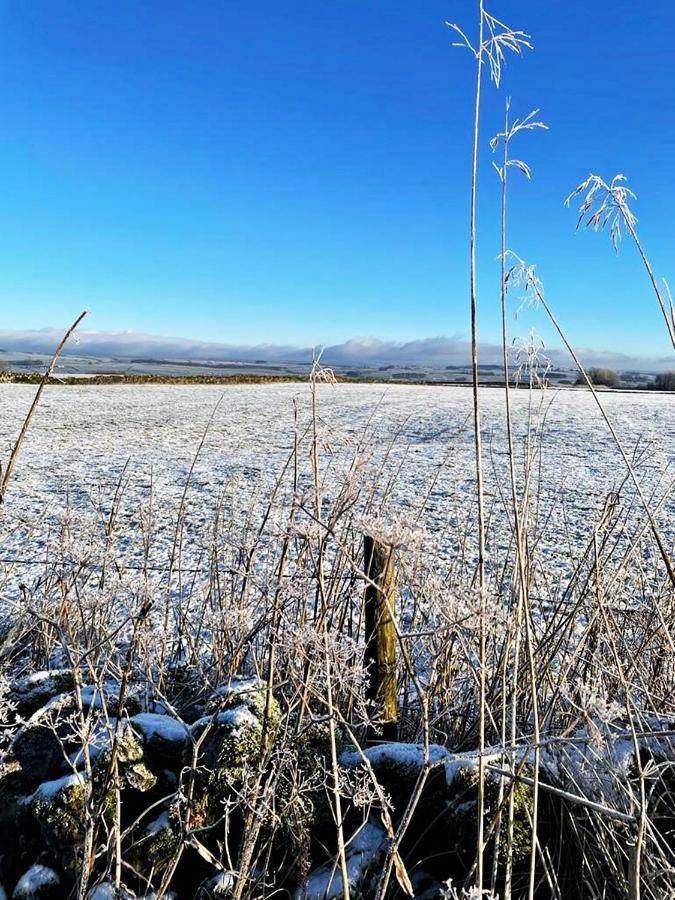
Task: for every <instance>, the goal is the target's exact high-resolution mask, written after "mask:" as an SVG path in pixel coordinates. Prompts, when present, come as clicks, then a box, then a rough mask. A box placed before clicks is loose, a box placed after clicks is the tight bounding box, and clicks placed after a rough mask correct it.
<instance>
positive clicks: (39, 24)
mask: <svg viewBox="0 0 675 900" xmlns="http://www.w3.org/2000/svg"><path fill="white" fill-rule="evenodd" d="M488 8H490V9H491V11H492V12H493V13H494V14H496V15H498V16H499V17H500V18H502V19H504V20H505V21H507V22H508V23H509V24H511V25H512V26H513V27H517V28H523V29H525V30H527V31H529V32H530V33H531V34H532V36H533V41H534V44H535V50H534V51H533V52H532V53H529V54H528V55H527V57H526V58H524V59H512V60H509V64H508V70H507V72H506V77H505V82H504V85H503V87H502V89H501V90H500V91H499V92H496V91H494V90H493V89H492V88H491V89H490V90H489V91H488V92H487V95H486V106H485V118H484V126H483V140H482V150H483V161H482V168H481V187H480V191H481V193H480V204H479V215H480V221H479V227H480V234H481V240H480V246H479V254H480V282H479V288H480V303H481V316H480V327H481V334H482V336H483V339H484V340H485V341H494V340H495V339H496V338H497V337H498V328H499V319H498V271H497V264H496V261H495V257H496V254H497V252H498V232H497V215H498V183H497V178H496V175H495V174H494V172H493V171H492V170H491V158H490V151H489V148H488V146H487V145H488V140H489V138H490V136H491V135H492V133H493V132H494V131H495V130H497V129H498V128H499V127H500V124H501V119H502V109H503V102H504V97H505V95H506V94H507V93H508V94H510V95H511V96H512V103H513V111H514V113H516V114H517V113H520V112H527V111H529V110H530V109H531V108H532V107H535V106H537V107H541V110H542V113H541V115H542V117H543V118H544V119H545V120H546V121H547V122H548V124H549V125H550V129H551V130H550V131H549V132H548V133H546V134H535V135H532V136H530V137H525V138H524V139H523V142H522V144H521V145H520V147H519V150H518V152H519V153H520V154H521V155H522V156H523V157H524V158H526V159H527V160H528V161H529V162H530V163H531V165H532V167H533V172H534V177H533V181H532V182H531V183H525V182H524V180H522V183H517V184H516V183H515V182H516V180H515V179H514V189H513V192H512V219H511V240H510V244H511V246H512V247H513V249H515V250H517V251H518V252H519V253H520V254H521V255H523V256H525V257H527V259H528V260H531V261H535V262H537V263H538V264H539V269H540V274H541V277H542V278H543V280H544V282H545V284H546V287H547V293H548V296H549V299H550V301H551V302H552V303H553V305H554V307H555V308H556V309H557V311H558V313H559V314H560V317H561V319H562V321H563V323H564V324H565V325H566V327H567V331H568V332H569V335H570V337H571V338H572V340H573V341H574V342H575V343H576V344H578V345H581V346H587V347H594V348H596V349H602V350H610V351H624V352H629V353H631V354H638V355H645V356H655V355H663V354H665V353H667V352H668V351H667V341H666V338H665V335H664V330H663V327H662V325H661V324H660V322H659V314H658V310H657V308H656V304H655V301H654V300H653V298H652V297H651V296H650V294H649V289H648V284H647V282H646V278H645V275H644V272H643V271H642V270H641V269H640V265H639V262H638V260H637V257H636V254H635V252H634V250H633V248H632V247H631V246H629V244H627V243H626V244H625V246H624V247H623V249H622V252H621V254H620V256H619V258H618V259H617V258H616V257H615V256H614V254H613V251H612V250H611V247H610V245H609V241H608V240H607V239H605V238H602V237H599V236H596V235H591V234H575V233H574V225H575V216H574V214H573V213H572V212H571V211H569V210H566V209H565V208H564V207H563V200H564V198H565V196H566V195H567V194H568V193H569V191H570V190H571V189H572V188H573V187H574V186H575V185H576V184H577V183H578V182H579V181H580V180H582V179H583V178H584V177H585V176H586V175H587V173H588V172H589V171H596V172H598V173H600V174H602V175H604V176H606V177H611V176H612V175H613V174H615V173H617V172H623V173H625V174H626V175H627V176H628V177H629V180H630V184H631V185H632V186H633V188H634V189H635V191H636V192H637V193H638V203H637V206H636V209H637V213H638V216H639V218H640V228H641V232H642V235H643V239H644V242H645V244H646V246H647V248H648V251H649V252H650V254H651V256H652V258H653V262H654V265H655V268H656V270H657V272H658V273H659V274H663V275H666V276H667V275H670V276H671V277H672V279H673V281H675V266H673V264H672V246H673V237H674V236H675V235H674V231H675V228H674V226H673V220H672V215H671V212H670V203H671V202H672V200H673V198H675V177H674V176H673V167H672V159H673V156H674V150H675V147H674V145H675V114H674V113H673V110H675V55H673V54H672V48H671V36H672V33H673V25H674V23H675V11H674V10H673V8H672V4H671V3H666V2H664V0H655V2H652V3H650V4H649V5H648V6H646V7H642V6H641V5H638V4H635V3H634V2H633V0H631V2H627V0H611V2H610V0H571V2H567V3H542V2H540V0H494V3H493V4H492V7H488ZM446 19H452V20H456V21H459V22H461V23H463V24H464V25H466V27H467V28H471V27H472V23H473V22H474V19H475V10H474V4H473V3H471V2H466V0H462V2H459V0H446V2H436V0H428V2H424V0H423V2H419V3H410V2H409V0H388V2H387V3H377V2H375V0H371V2H367V0H342V2H340V3H339V4H316V3H314V2H308V0H307V2H305V0H288V2H286V3H283V4H279V3H271V2H267V0H247V2H230V0H213V2H212V0H199V2H196V3H187V2H184V0H183V2H173V0H161V2H159V0H144V2H143V3H138V2H137V0H117V2H115V3H112V2H102V0H88V2H87V3H86V4H85V3H82V2H81V0H32V2H31V3H23V2H19V0H2V2H1V4H0V122H1V123H2V127H1V130H0V301H1V302H2V308H3V310H4V315H3V317H2V323H1V324H2V327H3V328H10V329H33V328H42V327H48V326H61V325H63V324H65V323H66V322H67V321H68V320H69V319H71V318H73V317H74V315H75V314H76V313H77V312H78V311H79V310H80V309H81V308H83V307H88V308H89V309H90V310H91V317H90V319H89V326H88V327H89V328H91V329H96V330H103V331H105V330H115V331H116V330H131V331H140V332H147V333H151V334H162V335H173V336H181V337H186V338H195V339H201V340H208V341H219V342H224V343H228V344H238V343H246V344H251V343H259V342H260V343H262V342H266V343H270V342H271V343H277V344H284V345H301V346H304V345H308V344H314V343H339V342H342V341H345V340H348V339H349V338H352V337H354V336H357V335H373V336H376V337H377V338H379V339H382V340H384V341H409V340H415V339H419V338H424V337H429V336H435V335H448V336H462V337H465V336H466V334H467V332H468V304H467V271H466V263H467V256H468V251H467V212H468V200H469V197H468V180H467V176H468V170H469V163H470V126H469V121H470V115H471V87H472V76H473V69H472V61H471V58H470V55H469V54H468V52H467V51H462V50H458V49H453V48H452V46H451V43H452V35H451V33H450V32H449V30H448V29H447V28H446V27H445V26H444V24H443V23H444V20H446ZM515 149H516V148H515V146H514V150H515ZM669 267H670V270H669ZM531 325H534V326H536V327H537V328H538V330H539V331H540V332H541V333H542V334H543V335H544V337H545V338H546V339H547V340H548V339H549V338H550V332H549V330H548V329H547V328H546V325H545V322H544V319H543V316H542V314H541V313H527V314H522V315H521V316H520V317H519V318H518V320H517V321H514V322H512V329H513V332H514V333H524V332H526V331H527V330H528V329H529V327H530V326H531ZM551 342H552V343H555V342H554V341H551Z"/></svg>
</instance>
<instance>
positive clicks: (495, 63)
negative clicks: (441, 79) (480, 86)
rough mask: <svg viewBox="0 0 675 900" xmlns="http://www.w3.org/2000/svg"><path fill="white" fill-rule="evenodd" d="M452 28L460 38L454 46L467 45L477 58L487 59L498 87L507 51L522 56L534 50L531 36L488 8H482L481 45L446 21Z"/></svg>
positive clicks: (456, 26) (458, 27) (452, 23)
mask: <svg viewBox="0 0 675 900" xmlns="http://www.w3.org/2000/svg"><path fill="white" fill-rule="evenodd" d="M445 24H446V25H447V26H448V28H450V29H452V31H454V32H455V33H456V34H457V35H459V38H460V40H459V41H455V42H453V47H466V48H467V49H468V50H470V51H471V52H472V53H473V55H474V56H475V58H476V60H479V61H481V60H482V61H487V64H488V66H489V68H490V78H491V80H492V81H493V83H494V84H495V86H496V87H499V85H500V84H501V80H502V66H503V65H504V64H505V62H506V53H505V51H507V50H510V51H511V52H512V53H517V54H518V55H519V56H522V53H523V51H524V50H532V43H531V37H530V35H529V34H527V32H525V31H516V30H514V29H513V28H510V27H509V26H508V25H505V24H504V23H503V22H500V21H499V19H496V18H495V17H494V16H493V15H491V14H490V13H489V12H487V11H486V10H482V31H483V35H484V37H483V42H482V44H481V45H480V47H474V46H473V44H472V43H471V41H470V40H469V38H468V37H467V36H466V34H465V32H464V31H463V30H462V29H461V28H460V26H459V25H457V24H455V23H454V22H446V23H445Z"/></svg>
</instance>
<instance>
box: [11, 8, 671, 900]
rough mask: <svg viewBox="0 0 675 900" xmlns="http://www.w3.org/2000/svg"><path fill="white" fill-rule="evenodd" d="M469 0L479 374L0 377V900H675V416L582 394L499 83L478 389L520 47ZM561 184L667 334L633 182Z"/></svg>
mask: <svg viewBox="0 0 675 900" xmlns="http://www.w3.org/2000/svg"><path fill="white" fill-rule="evenodd" d="M476 11H477V13H478V16H477V23H476V25H477V27H476V29H475V33H474V32H469V33H467V32H465V31H464V30H463V29H462V27H460V26H458V25H451V28H452V34H453V38H454V39H455V40H456V41H457V43H458V44H459V45H460V46H461V47H462V49H463V53H464V55H465V59H466V61H467V63H468V64H470V65H471V66H475V74H476V81H475V85H476V90H475V96H474V101H475V107H474V115H473V116H472V122H473V125H474V130H473V167H472V172H471V207H470V208H471V213H470V222H469V228H468V232H469V233H470V236H471V255H470V257H471V265H470V292H469V293H470V296H469V298H468V300H469V305H470V309H471V313H472V315H471V325H472V333H471V346H472V357H473V358H472V381H473V383H472V388H471V389H468V388H467V389H464V388H430V387H425V388H416V387H402V386H401V387H395V388H388V389H386V390H385V389H382V388H380V387H377V388H374V387H367V386H353V385H349V386H345V385H342V386H338V385H335V384H333V383H332V380H333V379H332V378H331V373H330V372H328V371H325V370H323V369H322V368H321V366H320V365H319V364H318V363H317V364H315V365H314V366H313V369H312V373H311V377H310V380H309V385H306V386H300V385H298V384H295V385H288V386H280V385H275V386H267V387H264V386H258V387H250V386H247V387H234V386H231V387H228V388H227V389H226V390H224V391H222V392H220V391H219V390H218V389H214V388H208V387H181V388H177V387H171V388H167V387H158V386H157V387H122V386H104V387H96V386H90V387H87V386H85V385H82V386H73V387H69V388H67V389H66V388H61V389H59V388H55V387H47V388H46V389H44V387H45V385H46V384H47V380H46V379H45V380H44V381H43V383H42V384H41V385H40V387H39V388H38V391H37V393H34V392H33V388H31V387H29V386H18V385H0V435H2V438H1V440H2V442H3V445H2V446H0V453H1V455H2V459H3V466H4V469H3V473H2V478H1V479H0V498H2V500H3V502H2V505H1V507H0V557H1V558H0V638H1V640H0V655H1V657H2V676H1V677H0V726H1V727H0V763H1V766H0V846H1V847H2V853H1V854H0V897H2V896H3V892H4V893H6V894H7V895H8V896H9V895H11V896H13V897H15V898H24V897H25V898H27V900H28V898H33V900H36V898H37V900H50V898H53V900H57V898H62V897H77V898H78V900H86V898H90V900H97V898H98V900H100V898H107V897H110V898H116V900H133V898H137V897H146V898H151V897H154V898H178V900H182V898H190V900H192V898H195V900H207V898H218V897H227V898H231V900H258V898H277V897H285V898H294V900H326V898H337V897H344V898H345V900H352V898H354V900H356V898H359V900H394V898H400V897H404V896H415V897H419V898H424V900H441V898H445V900H485V898H487V897H492V898H494V897H497V896H499V897H500V898H503V900H521V898H523V900H524V898H527V900H535V898H537V900H546V898H555V900H567V898H575V900H576V898H580V900H622V898H629V900H664V898H667V897H673V896H675V869H674V864H673V859H674V852H673V851H674V849H675V828H674V826H673V823H674V822H675V652H674V651H675V641H674V637H673V634H674V628H673V626H674V624H675V565H674V564H673V559H672V556H673V544H674V540H675V534H674V530H675V525H674V521H675V520H674V518H673V495H672V457H673V451H672V448H673V446H674V442H673V429H674V427H675V405H674V403H673V401H672V399H671V398H670V397H669V396H654V395H652V396H646V395H618V394H604V393H603V394H599V393H597V392H596V391H595V390H594V388H593V385H592V382H591V379H590V378H589V377H588V375H587V373H586V372H585V371H584V368H583V365H582V362H581V360H580V359H579V358H578V356H577V355H576V353H575V351H574V348H573V347H572V346H571V344H570V343H569V341H568V339H567V337H566V334H565V331H564V330H563V328H562V326H561V324H560V323H559V321H558V319H557V317H556V314H555V311H554V309H553V308H552V306H551V305H550V303H549V302H548V300H547V298H546V296H545V293H544V288H543V285H542V282H541V281H540V279H539V277H538V275H537V274H536V270H535V268H534V267H533V266H532V265H529V264H526V263H525V262H524V261H523V260H522V259H521V258H520V257H518V256H516V254H515V253H513V252H511V250H510V249H509V245H508V217H507V202H506V198H507V189H508V188H507V182H508V181H509V179H510V178H512V177H514V176H517V177H522V176H527V177H529V175H530V169H529V166H528V164H527V163H526V162H525V161H523V160H522V159H520V158H514V157H513V156H512V155H511V142H512V140H513V139H515V138H516V137H517V136H518V135H520V137H518V141H520V140H521V138H522V137H523V135H522V134H521V133H522V132H532V131H534V132H541V131H544V130H545V129H546V126H545V124H544V123H543V122H541V121H539V120H538V116H537V112H536V111H533V112H531V113H529V114H527V115H525V116H524V117H521V118H516V117H514V116H513V115H512V114H511V111H510V104H509V102H507V103H506V109H505V120H504V125H503V130H502V131H500V132H499V133H498V134H496V135H495V137H494V138H493V140H492V142H491V145H490V147H491V152H492V154H494V156H493V159H494V160H495V166H494V168H495V170H496V173H497V176H498V183H499V188H500V192H501V209H502V215H501V248H500V250H501V252H500V253H499V266H500V270H501V281H500V284H501V289H500V298H499V299H500V301H501V307H502V312H503V334H502V346H503V352H504V371H505V372H508V371H510V368H509V367H510V365H511V364H512V363H513V362H514V361H515V362H516V363H518V364H519V365H520V368H519V370H518V383H519V385H520V388H521V389H520V390H515V386H514V385H511V384H510V383H509V381H508V380H507V383H506V384H505V385H504V387H503V388H502V389H499V390H495V389H491V390H490V389H485V390H479V384H478V383H479V369H478V366H479V352H478V351H479V340H478V332H477V329H476V322H477V320H478V319H477V311H478V307H479V303H478V299H479V298H478V293H477V287H476V279H475V273H476V254H475V247H476V241H477V238H478V231H477V226H476V209H477V204H476V197H477V183H478V171H479V167H478V159H479V149H480V147H481V141H480V134H481V132H480V128H479V126H480V123H481V98H482V89H483V88H485V89H487V88H488V87H489V84H488V81H490V80H491V81H492V82H493V84H494V85H495V86H497V87H498V86H499V85H500V83H501V79H502V69H503V66H504V64H505V61H506V57H507V55H513V54H517V55H522V54H524V53H526V52H527V51H528V50H529V49H531V46H532V44H531V40H530V37H529V35H527V34H526V33H525V32H524V31H521V30H512V29H510V28H509V27H508V26H506V25H505V24H504V23H502V22H501V21H499V20H498V19H496V18H495V17H494V16H492V15H491V14H490V13H488V12H487V11H486V10H485V9H484V7H483V3H482V0H479V2H478V4H477V10H476ZM467 51H468V53H467ZM486 149H487V146H486ZM571 199H575V202H576V201H578V203H579V204H580V210H579V220H578V221H579V225H580V226H588V227H590V228H591V229H594V230H596V231H598V230H603V229H606V230H607V231H608V232H609V235H610V237H611V239H612V241H613V243H614V245H615V247H617V248H618V245H619V241H620V239H621V237H622V235H623V236H624V237H626V238H628V239H629V240H630V242H631V244H632V246H633V248H634V249H635V250H637V254H638V259H639V262H640V264H641V265H643V266H644V269H645V273H646V275H647V278H648V286H649V290H650V292H651V295H650V296H651V297H652V302H653V300H656V306H654V307H653V312H654V314H655V315H659V316H660V317H662V318H663V321H664V324H665V327H666V330H667V334H668V337H669V339H670V341H671V342H672V344H673V346H674V347H675V312H674V310H673V306H672V303H671V300H670V294H669V291H668V288H667V285H665V284H661V282H660V281H659V280H658V279H657V277H656V275H655V274H654V271H653V269H652V267H651V263H650V262H649V258H648V256H647V253H646V250H645V248H644V246H643V244H642V242H641V238H640V234H639V231H638V223H637V218H636V217H635V215H634V214H633V212H632V208H631V204H632V203H633V200H634V199H635V195H634V194H633V193H632V191H631V190H630V189H629V188H628V186H627V185H626V183H625V179H624V178H623V176H620V175H619V176H616V177H615V178H614V179H613V180H611V181H609V182H606V181H604V180H603V179H602V178H600V177H599V176H597V175H590V176H589V177H588V178H587V179H586V180H585V181H584V182H583V183H582V184H581V185H580V186H579V187H578V188H577V190H576V191H575V192H574V193H573V195H572V198H571ZM468 236H469V235H467V237H468ZM489 252H490V253H491V254H494V252H495V248H489ZM514 289H516V290H517V302H518V303H521V302H523V300H524V301H525V302H532V303H534V304H536V305H537V306H538V307H539V308H540V309H541V310H542V314H545V315H546V316H547V317H548V319H549V320H550V323H551V325H552V327H553V328H554V329H555V331H556V332H557V334H558V337H559V339H560V341H561V342H562V343H563V344H564V345H565V347H566V348H567V350H568V351H569V353H570V356H571V358H572V360H573V361H574V364H575V365H576V366H577V368H578V371H579V375H580V381H581V382H582V386H581V389H579V390H570V391H562V392H556V391H555V390H553V389H552V388H551V387H549V386H548V385H547V380H546V372H547V368H546V363H545V361H544V360H542V359H541V356H540V354H539V352H538V345H537V343H536V342H534V343H533V344H531V345H523V346H521V348H520V353H519V354H518V355H517V358H516V359H515V360H514V359H513V357H512V356H511V355H510V348H511V347H512V346H513V343H512V340H511V336H510V335H509V334H508V328H507V323H508V321H509V316H507V311H508V312H510V309H511V305H512V304H513V302H514V299H515V298H514V297H513V296H512V295H511V293H510V292H511V291H512V290H514ZM493 299H494V298H493ZM83 316H84V314H83V315H82V316H80V318H79V319H78V320H77V321H76V322H75V323H74V325H73V326H72V328H71V329H70V330H69V332H67V334H66V335H65V337H64V343H65V341H66V340H67V339H68V338H69V336H70V335H71V334H72V332H73V331H74V329H75V328H76V326H77V324H78V323H79V322H80V321H81V320H82V318H83ZM518 346H520V345H518ZM58 352H59V351H57V356H58ZM55 362H56V357H55V359H54V360H53V364H55ZM53 364H52V367H50V369H49V371H52V368H53ZM38 400H39V401H40V402H39V403H38V402H37V401H38ZM29 409H30V410H32V411H35V410H36V413H35V415H33V414H32V412H31V413H30V414H28V411H29ZM27 414H28V418H26V415H27ZM24 422H25V425H24V427H23V428H22V423H24ZM27 426H30V427H28V428H27V431H26V427H27ZM26 434H27V437H26V439H25V440H24V437H25V436H26ZM17 438H18V440H17ZM19 450H20V453H19V452H17V451H19ZM5 460H6V462H5ZM364 537H367V545H368V546H371V545H373V546H374V547H375V549H376V550H377V558H378V559H379V560H380V561H381V562H382V561H385V563H386V564H385V565H383V566H382V568H381V569H380V570H379V571H378V572H375V571H374V570H373V568H372V567H371V566H370V564H369V562H372V560H374V559H375V556H376V554H375V553H372V552H371V553H370V557H369V559H368V558H366V557H365V553H364ZM392 555H393V563H394V565H393V566H392ZM394 573H395V583H394V580H393V579H391V578H390V577H389V576H392V574H394ZM364 594H367V595H368V604H367V607H368V614H366V615H364ZM373 609H376V610H377V616H378V617H380V620H383V619H388V618H390V617H391V618H392V619H393V624H392V625H391V627H390V628H389V631H388V637H387V640H386V641H385V640H384V637H383V632H384V630H385V629H384V628H380V630H379V633H380V637H381V640H380V641H379V643H378V647H379V650H378V653H377V654H373V653H372V652H369V655H368V656H367V657H366V656H365V652H364V651H365V650H366V649H368V650H369V651H372V649H373V647H372V641H371V642H369V645H368V648H366V646H365V645H366V640H365V631H366V627H368V628H369V630H370V632H372V630H373V629H372V624H373ZM385 612H386V615H385ZM369 616H370V618H369ZM367 622H370V623H371V624H370V625H367ZM385 650H386V654H385V652H384V651H385ZM392 650H394V651H395V654H396V659H395V660H393V661H392V656H391V651H392ZM364 658H368V659H369V660H370V661H371V662H370V663H369V664H368V665H366V664H365V662H364ZM376 663H377V664H376ZM376 670H377V672H378V673H379V676H380V677H379V681H378V682H377V684H376V685H375V686H376V687H377V690H373V685H374V683H375V682H374V672H375V671H376ZM385 701H386V702H385ZM394 707H397V709H396V710H395V711H394V713H392V709H393V708H394ZM385 737H386V738H387V740H384V738H385ZM393 737H396V738H397V740H393V739H392V738H393Z"/></svg>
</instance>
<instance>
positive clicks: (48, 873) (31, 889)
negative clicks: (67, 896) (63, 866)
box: [12, 864, 61, 900]
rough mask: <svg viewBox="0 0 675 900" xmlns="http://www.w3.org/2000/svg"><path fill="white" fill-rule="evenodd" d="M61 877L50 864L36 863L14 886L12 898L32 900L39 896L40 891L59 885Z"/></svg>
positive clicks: (14, 899)
mask: <svg viewBox="0 0 675 900" xmlns="http://www.w3.org/2000/svg"><path fill="white" fill-rule="evenodd" d="M60 884H61V879H60V878H59V876H58V875H57V874H56V872H55V871H54V870H53V869H50V868H49V867H48V866H42V865H39V864H36V865H34V866H31V867H30V869H29V870H28V871H27V872H26V873H25V874H23V875H22V876H21V878H20V879H19V881H18V882H17V885H16V887H15V888H14V893H13V894H12V900H31V898H33V897H39V896H40V892H41V891H42V890H44V889H46V888H48V887H58V885H60Z"/></svg>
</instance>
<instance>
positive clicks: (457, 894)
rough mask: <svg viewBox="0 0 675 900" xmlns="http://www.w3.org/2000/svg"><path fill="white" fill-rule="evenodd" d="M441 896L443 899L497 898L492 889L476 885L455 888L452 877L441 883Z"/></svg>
mask: <svg viewBox="0 0 675 900" xmlns="http://www.w3.org/2000/svg"><path fill="white" fill-rule="evenodd" d="M441 896H442V897H443V898H444V900H498V897H497V895H496V894H493V892H492V891H490V890H487V889H483V890H481V889H480V888H478V887H470V888H457V887H455V886H454V885H453V883H452V878H450V879H448V881H446V882H445V883H444V885H443V889H442V894H441Z"/></svg>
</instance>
